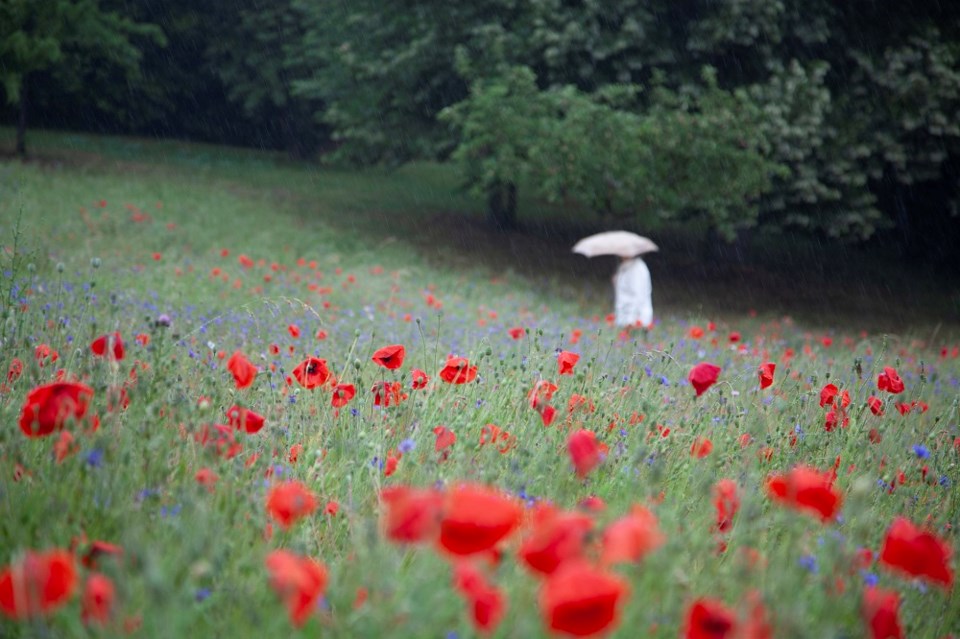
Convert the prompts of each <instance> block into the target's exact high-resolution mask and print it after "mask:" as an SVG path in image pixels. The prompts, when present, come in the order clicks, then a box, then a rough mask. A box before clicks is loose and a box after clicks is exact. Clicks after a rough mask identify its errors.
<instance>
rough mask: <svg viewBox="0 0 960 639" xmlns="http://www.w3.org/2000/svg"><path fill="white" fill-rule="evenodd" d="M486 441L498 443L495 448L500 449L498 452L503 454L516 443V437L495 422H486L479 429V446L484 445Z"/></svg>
mask: <svg viewBox="0 0 960 639" xmlns="http://www.w3.org/2000/svg"><path fill="white" fill-rule="evenodd" d="M488 443H490V444H494V445H497V444H498V443H499V445H498V446H497V450H498V451H500V454H505V453H507V452H508V451H509V450H510V449H511V448H513V447H514V445H516V443H517V438H516V437H514V436H513V435H511V434H510V433H508V432H507V431H505V430H502V429H501V428H500V427H499V426H497V425H496V424H486V425H485V426H484V427H483V428H481V429H480V446H485V445H486V444H488Z"/></svg>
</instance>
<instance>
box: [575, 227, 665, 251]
mask: <svg viewBox="0 0 960 639" xmlns="http://www.w3.org/2000/svg"><path fill="white" fill-rule="evenodd" d="M657 250H659V249H658V248H657V245H656V244H654V243H653V241H652V240H650V238H647V237H643V236H642V235H637V234H636V233H631V232H630V231H607V232H605V233H597V234H596V235H591V236H590V237H585V238H583V239H582V240H580V241H579V242H577V243H576V244H575V245H574V247H573V252H574V253H579V254H580V255H586V256H587V257H595V256H597V255H619V256H620V257H635V256H637V255H642V254H643V253H650V252H652V251H657Z"/></svg>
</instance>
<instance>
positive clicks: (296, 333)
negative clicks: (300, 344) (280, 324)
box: [287, 324, 300, 339]
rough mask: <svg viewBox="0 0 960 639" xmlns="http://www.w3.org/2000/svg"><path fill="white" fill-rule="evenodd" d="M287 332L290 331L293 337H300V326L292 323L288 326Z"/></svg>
mask: <svg viewBox="0 0 960 639" xmlns="http://www.w3.org/2000/svg"><path fill="white" fill-rule="evenodd" d="M287 332H288V333H290V337H292V338H293V339H299V338H300V327H299V326H297V325H296V324H290V325H289V326H287Z"/></svg>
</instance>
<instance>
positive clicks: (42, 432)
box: [20, 382, 93, 437]
mask: <svg viewBox="0 0 960 639" xmlns="http://www.w3.org/2000/svg"><path fill="white" fill-rule="evenodd" d="M92 399H93V389H92V388H90V387H89V386H87V385H85V384H79V383H77V382H53V383H52V384H44V385H43V386H37V387H36V388H34V389H33V390H31V391H30V392H29V393H28V394H27V400H26V402H24V404H23V408H22V409H21V411H20V430H21V431H23V434H24V435H26V436H27V437H46V436H47V435H50V434H52V433H53V431H55V430H59V429H61V428H63V426H64V424H66V423H67V421H68V420H70V419H75V420H78V421H79V420H81V419H83V418H84V416H85V415H86V414H87V407H88V406H89V404H90V400H92Z"/></svg>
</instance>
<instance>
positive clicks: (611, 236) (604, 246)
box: [573, 231, 658, 330]
mask: <svg viewBox="0 0 960 639" xmlns="http://www.w3.org/2000/svg"><path fill="white" fill-rule="evenodd" d="M656 250H658V248H657V245H656V244H654V243H653V242H652V241H651V240H650V239H649V238H646V237H643V236H641V235H637V234H636V233H630V232H628V231H608V232H606V233H598V234H596V235H591V236H590V237H585V238H583V239H582V240H580V241H579V242H577V243H576V245H574V247H573V252H574V253H579V254H581V255H586V256H587V257H594V256H596V255H617V256H619V257H620V259H621V262H620V267H619V268H618V269H617V272H616V273H615V274H614V276H613V291H614V300H615V301H614V318H615V319H614V322H615V323H616V325H617V326H621V327H623V328H626V329H629V328H635V327H639V328H643V329H645V330H646V329H650V328H651V327H652V326H653V283H652V282H651V280H650V269H648V268H647V265H646V263H645V262H644V261H643V259H642V258H641V257H640V256H641V255H642V254H644V253H650V252H652V251H656Z"/></svg>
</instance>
